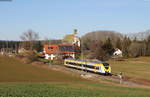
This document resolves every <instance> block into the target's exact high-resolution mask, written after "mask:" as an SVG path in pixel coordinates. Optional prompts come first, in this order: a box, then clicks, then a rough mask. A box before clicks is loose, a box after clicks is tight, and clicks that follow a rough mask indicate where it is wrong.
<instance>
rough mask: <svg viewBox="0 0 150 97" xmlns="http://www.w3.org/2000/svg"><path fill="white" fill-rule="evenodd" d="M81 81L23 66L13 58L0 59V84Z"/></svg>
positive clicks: (78, 78) (76, 77)
mask: <svg viewBox="0 0 150 97" xmlns="http://www.w3.org/2000/svg"><path fill="white" fill-rule="evenodd" d="M55 81H58V82H60V81H61V82H66V81H69V82H70V81H82V79H81V78H80V77H79V76H70V75H67V74H64V73H62V72H57V71H53V70H48V69H44V68H40V67H36V66H32V65H30V64H23V63H21V62H20V61H19V60H17V59H15V58H8V57H0V82H55Z"/></svg>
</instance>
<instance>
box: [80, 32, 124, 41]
mask: <svg viewBox="0 0 150 97" xmlns="http://www.w3.org/2000/svg"><path fill="white" fill-rule="evenodd" d="M107 38H110V39H111V40H114V41H116V40H117V38H123V35H122V34H121V33H118V32H115V31H93V32H89V33H87V34H85V35H84V36H82V39H83V40H85V39H92V40H102V41H103V40H106V39H107Z"/></svg>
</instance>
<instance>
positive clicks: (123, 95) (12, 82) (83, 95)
mask: <svg viewBox="0 0 150 97" xmlns="http://www.w3.org/2000/svg"><path fill="white" fill-rule="evenodd" d="M141 60H144V61H142V62H141ZM134 62H137V63H134ZM143 62H144V63H143ZM148 62H149V60H148V58H138V59H128V62H126V61H119V62H116V61H115V62H114V61H110V63H111V65H112V70H113V72H114V73H117V72H120V71H122V72H124V73H125V74H128V75H129V76H131V77H132V76H133V77H134V76H135V77H137V78H143V79H147V80H148V79H149V78H147V77H146V76H148V74H147V75H146V76H145V77H143V76H141V75H145V74H141V75H137V74H139V73H140V71H138V70H143V71H144V72H147V73H149V71H145V70H148V69H147V68H149V67H147V68H145V66H147V65H148ZM132 63H134V64H132ZM120 64H121V66H120ZM135 64H136V66H137V68H135V67H134V66H133V65H135ZM142 64H143V65H142ZM118 66H119V67H118ZM129 67H130V68H129ZM126 68H129V69H126ZM133 68H135V69H136V70H137V71H135V74H132V69H133ZM135 69H134V70H135ZM0 97H150V89H144V88H133V87H132V88H131V87H125V86H122V85H117V86H116V85H114V84H102V83H96V82H93V81H87V80H84V79H81V78H80V77H79V76H72V75H69V74H64V73H62V72H56V71H53V70H48V69H44V68H40V67H36V66H32V65H30V64H22V63H21V62H20V61H18V60H17V59H14V58H7V57H0Z"/></svg>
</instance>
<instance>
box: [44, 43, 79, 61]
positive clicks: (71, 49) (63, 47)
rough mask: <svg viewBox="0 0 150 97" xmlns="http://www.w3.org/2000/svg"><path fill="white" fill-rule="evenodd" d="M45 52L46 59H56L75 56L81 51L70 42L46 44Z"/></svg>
mask: <svg viewBox="0 0 150 97" xmlns="http://www.w3.org/2000/svg"><path fill="white" fill-rule="evenodd" d="M43 49H44V50H43V52H44V54H45V59H50V60H54V59H57V58H62V59H63V58H68V57H71V58H75V54H76V53H78V52H79V48H78V47H76V46H75V45H70V44H58V45H44V48H43Z"/></svg>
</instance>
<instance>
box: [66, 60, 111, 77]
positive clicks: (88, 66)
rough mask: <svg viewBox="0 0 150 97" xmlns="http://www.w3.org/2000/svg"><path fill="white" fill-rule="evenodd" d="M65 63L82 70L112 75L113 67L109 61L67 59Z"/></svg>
mask: <svg viewBox="0 0 150 97" xmlns="http://www.w3.org/2000/svg"><path fill="white" fill-rule="evenodd" d="M64 65H65V66H67V67H73V68H76V69H80V70H85V71H90V72H94V73H99V74H104V75H111V67H110V65H109V64H108V63H106V62H102V61H87V60H76V59H65V60H64Z"/></svg>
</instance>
